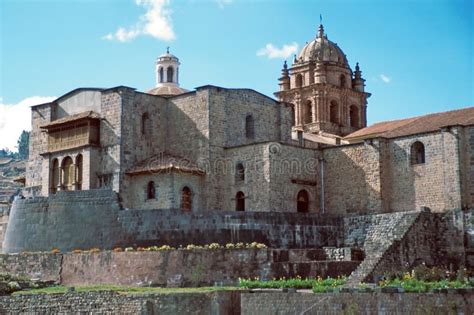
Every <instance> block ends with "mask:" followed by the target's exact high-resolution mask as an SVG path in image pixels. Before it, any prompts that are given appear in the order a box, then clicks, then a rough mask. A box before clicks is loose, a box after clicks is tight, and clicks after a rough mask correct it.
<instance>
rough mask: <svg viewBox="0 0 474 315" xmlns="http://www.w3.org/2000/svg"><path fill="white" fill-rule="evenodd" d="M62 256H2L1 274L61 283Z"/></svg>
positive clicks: (45, 254)
mask: <svg viewBox="0 0 474 315" xmlns="http://www.w3.org/2000/svg"><path fill="white" fill-rule="evenodd" d="M62 265H63V255H62V254H52V253H28V254H0V273H8V274H14V275H19V276H26V277H28V278H30V279H39V280H41V281H48V282H53V283H55V284H60V283H61V268H62Z"/></svg>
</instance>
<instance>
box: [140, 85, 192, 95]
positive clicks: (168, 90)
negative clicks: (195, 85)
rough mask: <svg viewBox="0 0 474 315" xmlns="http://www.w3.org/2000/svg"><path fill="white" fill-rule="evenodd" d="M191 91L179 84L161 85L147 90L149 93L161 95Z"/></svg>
mask: <svg viewBox="0 0 474 315" xmlns="http://www.w3.org/2000/svg"><path fill="white" fill-rule="evenodd" d="M187 92H189V91H188V90H186V89H183V88H180V87H179V86H159V87H155V88H153V89H151V90H148V91H146V93H148V94H153V95H160V96H171V95H172V96H175V95H180V94H183V93H187Z"/></svg>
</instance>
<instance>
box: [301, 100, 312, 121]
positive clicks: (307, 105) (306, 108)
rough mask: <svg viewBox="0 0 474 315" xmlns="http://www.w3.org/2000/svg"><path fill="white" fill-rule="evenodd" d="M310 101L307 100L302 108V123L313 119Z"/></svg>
mask: <svg viewBox="0 0 474 315" xmlns="http://www.w3.org/2000/svg"><path fill="white" fill-rule="evenodd" d="M312 112H313V111H312V105H311V101H307V102H306V103H305V104H304V108H303V115H304V116H303V117H304V123H305V124H310V123H311V122H312V121H313V116H312Z"/></svg>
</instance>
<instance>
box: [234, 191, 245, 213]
mask: <svg viewBox="0 0 474 315" xmlns="http://www.w3.org/2000/svg"><path fill="white" fill-rule="evenodd" d="M235 211H245V194H244V193H243V192H241V191H239V192H238V193H237V194H236V195H235Z"/></svg>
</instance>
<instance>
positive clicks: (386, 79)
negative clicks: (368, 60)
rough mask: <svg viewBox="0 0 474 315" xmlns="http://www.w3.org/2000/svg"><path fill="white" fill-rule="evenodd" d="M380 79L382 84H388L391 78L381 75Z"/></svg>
mask: <svg viewBox="0 0 474 315" xmlns="http://www.w3.org/2000/svg"><path fill="white" fill-rule="evenodd" d="M380 79H381V80H382V81H383V82H385V83H390V81H392V78H391V77H389V76H386V75H385V74H383V73H382V74H381V75H380Z"/></svg>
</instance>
